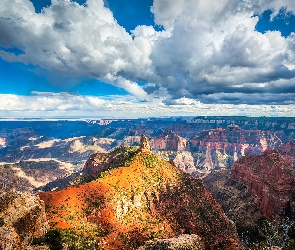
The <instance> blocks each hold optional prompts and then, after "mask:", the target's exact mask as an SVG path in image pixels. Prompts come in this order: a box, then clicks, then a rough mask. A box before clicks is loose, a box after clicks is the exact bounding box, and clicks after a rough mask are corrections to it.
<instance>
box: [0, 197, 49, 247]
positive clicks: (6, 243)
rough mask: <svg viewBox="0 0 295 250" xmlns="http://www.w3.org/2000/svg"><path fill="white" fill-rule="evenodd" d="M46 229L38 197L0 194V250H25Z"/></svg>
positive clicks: (41, 204)
mask: <svg viewBox="0 0 295 250" xmlns="http://www.w3.org/2000/svg"><path fill="white" fill-rule="evenodd" d="M47 228H48V223H47V220H46V215H45V206H44V202H43V201H41V200H40V199H39V197H38V196H33V195H30V194H28V193H21V192H7V193H6V192H3V193H1V194H0V249H3V250H22V249H25V248H26V247H27V246H28V245H29V244H30V243H31V242H32V240H33V238H34V237H40V236H42V235H44V234H45V233H46V230H47Z"/></svg>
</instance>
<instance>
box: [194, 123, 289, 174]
mask: <svg viewBox="0 0 295 250" xmlns="http://www.w3.org/2000/svg"><path fill="white" fill-rule="evenodd" d="M280 137H284V135H283V133H282V132H276V133H274V132H271V131H260V130H243V129H241V128H239V127H238V126H230V127H228V128H226V129H222V128H218V129H212V130H208V131H203V132H201V133H199V134H198V135H196V136H195V137H193V138H192V139H190V141H189V143H190V150H191V152H192V155H193V157H194V159H195V166H196V168H197V169H201V170H202V169H203V170H209V171H210V170H213V169H220V168H231V166H232V164H233V163H234V161H236V160H237V159H239V158H240V157H242V156H245V155H249V154H260V153H262V152H263V151H265V150H266V149H272V148H275V147H278V146H280V145H282V140H281V139H280Z"/></svg>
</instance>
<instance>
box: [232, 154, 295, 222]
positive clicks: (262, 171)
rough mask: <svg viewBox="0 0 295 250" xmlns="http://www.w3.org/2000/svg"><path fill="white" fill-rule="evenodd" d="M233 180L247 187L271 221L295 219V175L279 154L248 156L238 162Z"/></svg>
mask: <svg viewBox="0 0 295 250" xmlns="http://www.w3.org/2000/svg"><path fill="white" fill-rule="evenodd" d="M231 178H232V179H233V180H235V181H237V182H239V183H241V184H244V185H245V186H246V187H247V190H248V192H249V193H250V194H251V196H252V197H254V201H255V203H256V204H257V206H258V207H259V209H260V211H261V213H262V215H263V216H265V217H266V218H267V219H269V220H273V219H276V218H278V219H280V218H282V217H284V216H289V217H294V215H295V173H294V171H293V169H292V167H291V166H290V165H289V164H288V163H287V162H286V161H285V160H284V159H283V158H282V157H281V155H280V154H279V153H278V152H277V151H275V150H267V151H265V152H264V153H263V154H262V155H255V156H245V157H242V158H241V159H239V160H238V161H236V162H235V164H234V165H233V167H232V170H231Z"/></svg>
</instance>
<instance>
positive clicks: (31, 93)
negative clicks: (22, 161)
mask: <svg viewBox="0 0 295 250" xmlns="http://www.w3.org/2000/svg"><path fill="white" fill-rule="evenodd" d="M294 32H295V1H294V0H241V1H236V0H212V1H207V0H141V1H138V0H125V1H121V0H104V1H103V0H75V1H70V0H2V1H1V5H0V103H1V105H0V117H28V118H29V117H107V118H110V117H114V118H116V117H120V118H135V117H157V116H181V115H183V116H198V115H205V116H206V115H217V116H221V115H224V116H226V115H246V116H292V117H293V116H295V33H294Z"/></svg>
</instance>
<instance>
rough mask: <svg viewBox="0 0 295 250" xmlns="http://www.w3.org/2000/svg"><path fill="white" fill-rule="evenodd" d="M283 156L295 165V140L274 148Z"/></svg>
mask: <svg viewBox="0 0 295 250" xmlns="http://www.w3.org/2000/svg"><path fill="white" fill-rule="evenodd" d="M276 150H277V151H278V152H280V154H281V155H282V156H283V158H284V159H285V160H286V161H287V162H288V163H289V164H290V165H291V166H292V168H293V169H294V167H295V140H292V141H290V142H288V143H286V144H283V145H281V146H280V147H278V148H276Z"/></svg>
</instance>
